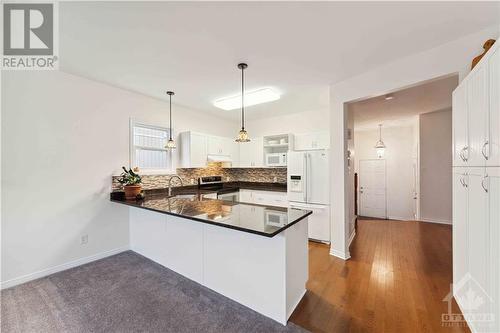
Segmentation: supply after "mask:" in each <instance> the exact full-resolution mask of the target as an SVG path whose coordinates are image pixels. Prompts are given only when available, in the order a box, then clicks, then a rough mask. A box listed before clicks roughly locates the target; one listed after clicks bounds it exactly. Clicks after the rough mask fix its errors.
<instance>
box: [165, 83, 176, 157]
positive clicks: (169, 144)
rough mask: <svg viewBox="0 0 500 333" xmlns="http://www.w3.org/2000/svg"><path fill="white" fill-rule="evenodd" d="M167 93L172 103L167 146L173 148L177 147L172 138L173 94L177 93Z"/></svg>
mask: <svg viewBox="0 0 500 333" xmlns="http://www.w3.org/2000/svg"><path fill="white" fill-rule="evenodd" d="M167 95H168V97H169V103H170V130H169V131H168V134H169V136H170V138H169V139H168V141H167V144H166V145H165V148H167V149H169V150H172V149H175V142H174V140H173V139H172V95H175V93H174V92H173V91H167Z"/></svg>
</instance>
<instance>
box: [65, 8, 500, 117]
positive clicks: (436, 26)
mask: <svg viewBox="0 0 500 333" xmlns="http://www.w3.org/2000/svg"><path fill="white" fill-rule="evenodd" d="M499 6H500V3H498V2H484V3H480V2H253V3H250V2H218V3H211V2H139V1H137V2H60V9H59V13H60V14H59V16H60V29H59V30H60V68H61V69H62V70H64V71H66V72H70V73H73V74H77V75H81V76H84V77H88V78H91V79H95V80H98V81H102V82H106V83H109V84H112V85H115V86H118V87H122V88H126V89H129V90H132V91H136V92H140V93H143V94H146V95H150V96H153V97H159V98H165V99H166V96H165V94H164V92H165V91H166V90H168V89H170V90H174V91H175V92H176V95H175V99H174V103H178V104H180V105H184V106H188V107H191V108H194V109H198V110H202V111H204V112H211V113H213V114H214V115H219V116H223V117H229V118H233V119H237V117H239V114H238V112H237V111H223V110H219V109H217V108H215V107H213V106H212V102H213V101H214V100H215V99H218V98H220V97H224V96H227V95H232V94H235V93H237V92H238V91H239V89H240V86H239V82H240V81H239V80H240V77H239V75H240V72H239V71H238V69H237V68H236V64H237V63H238V62H241V61H245V62H247V63H248V64H249V68H248V70H247V72H246V74H247V75H246V77H247V88H248V89H253V88H259V87H263V86H269V87H275V89H277V90H279V91H281V92H282V93H283V97H282V99H281V100H280V101H276V102H272V103H269V104H267V105H260V106H253V107H249V108H248V112H247V115H248V117H249V118H258V117H265V116H267V115H269V114H271V113H272V115H274V116H275V115H279V114H286V113H292V112H299V111H306V110H310V109H321V108H325V107H327V106H328V86H329V85H330V84H332V83H335V82H339V81H342V80H344V79H346V78H349V77H351V76H354V75H356V74H360V73H363V72H365V71H367V70H370V69H373V68H375V67H378V66H380V65H382V64H384V63H387V62H390V61H393V60H395V59H397V58H400V57H404V56H407V55H410V54H414V53H417V52H421V51H424V50H427V49H430V48H433V47H436V46H438V45H440V44H443V43H445V42H448V41H451V40H454V39H457V38H460V37H461V36H463V35H466V34H470V33H473V32H476V31H479V30H482V29H484V28H487V27H489V26H492V25H494V24H499V23H500V19H499V17H498V14H497V13H498V10H499V9H498V7H499Z"/></svg>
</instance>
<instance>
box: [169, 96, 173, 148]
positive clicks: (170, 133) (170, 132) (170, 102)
mask: <svg viewBox="0 0 500 333" xmlns="http://www.w3.org/2000/svg"><path fill="white" fill-rule="evenodd" d="M168 96H169V99H170V101H169V104H170V131H169V136H170V140H172V95H168Z"/></svg>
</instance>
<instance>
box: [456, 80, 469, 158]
mask: <svg viewBox="0 0 500 333" xmlns="http://www.w3.org/2000/svg"><path fill="white" fill-rule="evenodd" d="M468 144H469V140H468V138H467V93H466V85H465V83H464V84H461V85H459V86H458V87H457V88H456V89H455V90H454V91H453V166H466V165H467V162H466V161H465V157H466V154H467V147H468Z"/></svg>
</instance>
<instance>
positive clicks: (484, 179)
mask: <svg viewBox="0 0 500 333" xmlns="http://www.w3.org/2000/svg"><path fill="white" fill-rule="evenodd" d="M487 179H488V175H485V176H484V177H483V179H482V180H481V187H482V188H483V190H484V192H486V193H488V188H486V186H485V185H484V183H485V181H486V180H487Z"/></svg>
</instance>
